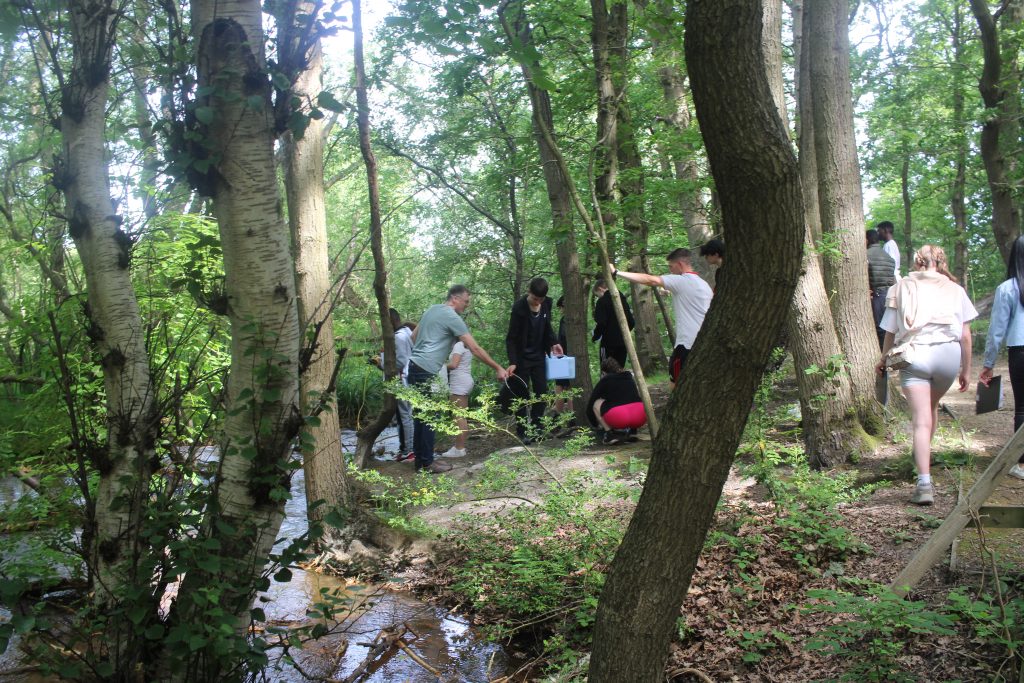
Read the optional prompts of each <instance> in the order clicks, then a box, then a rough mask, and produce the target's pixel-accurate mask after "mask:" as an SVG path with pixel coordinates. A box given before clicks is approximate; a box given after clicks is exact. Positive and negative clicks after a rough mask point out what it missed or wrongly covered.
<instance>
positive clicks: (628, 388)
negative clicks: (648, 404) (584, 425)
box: [587, 357, 647, 446]
mask: <svg viewBox="0 0 1024 683" xmlns="http://www.w3.org/2000/svg"><path fill="white" fill-rule="evenodd" d="M587 417H588V418H589V419H590V424H591V425H592V426H593V427H594V428H595V429H596V430H597V431H598V434H599V435H601V440H602V443H605V444H607V445H610V446H611V445H615V444H619V443H622V442H624V441H636V436H635V434H636V430H638V429H640V427H643V426H644V425H645V424H647V413H646V412H644V404H643V402H642V401H641V400H640V392H639V391H637V388H636V380H634V379H633V373H632V372H628V371H625V370H623V369H622V366H621V365H619V362H618V361H617V360H616V359H614V358H610V357H609V358H605V359H604V360H602V361H601V380H600V381H599V382H598V383H597V386H595V387H594V390H593V391H592V392H591V393H590V401H589V402H588V403H587Z"/></svg>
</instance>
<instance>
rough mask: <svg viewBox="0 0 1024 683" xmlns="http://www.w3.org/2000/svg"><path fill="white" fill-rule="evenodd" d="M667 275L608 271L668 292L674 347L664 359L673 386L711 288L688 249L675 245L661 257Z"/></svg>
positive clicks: (691, 342) (625, 278) (708, 302)
mask: <svg viewBox="0 0 1024 683" xmlns="http://www.w3.org/2000/svg"><path fill="white" fill-rule="evenodd" d="M665 258H666V260H667V261H668V269H669V271H670V274H669V275H649V274H648V273H629V272H625V271H622V270H615V267H614V266H613V267H612V274H613V275H615V276H617V277H621V278H622V279H624V280H628V281H629V282H634V283H636V284H638V285H647V286H648V287H664V288H665V289H667V290H668V291H669V292H670V293H671V294H672V312H673V313H674V314H675V319H676V347H675V349H673V351H672V357H671V358H670V359H669V362H668V371H669V377H670V378H671V381H670V386H671V387H672V388H675V386H676V382H678V381H679V375H680V374H681V373H682V371H683V365H685V364H686V357H687V356H688V355H689V353H690V349H691V348H693V341H694V340H695V339H696V338H697V333H698V332H699V331H700V326H701V325H702V324H703V323H704V316H705V315H706V314H707V312H708V307H709V306H711V297H712V291H711V287H709V286H708V283H706V282H704V280H703V279H701V277H700V275H697V273H695V272H694V270H693V267H692V263H691V261H690V258H691V257H690V250H689V249H683V248H679V249H675V250H673V251H672V252H671V253H670V254H669V255H668V256H666V257H665Z"/></svg>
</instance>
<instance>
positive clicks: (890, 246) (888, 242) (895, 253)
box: [877, 221, 900, 280]
mask: <svg viewBox="0 0 1024 683" xmlns="http://www.w3.org/2000/svg"><path fill="white" fill-rule="evenodd" d="M877 229H878V236H879V237H881V238H882V251H884V252H885V253H886V254H888V255H889V256H891V257H892V260H893V261H895V262H896V267H895V268H894V269H893V274H894V275H895V276H896V279H897V280H899V279H900V247H899V245H898V244H896V240H894V239H893V238H892V233H893V230H894V227H893V224H892V221H882V222H881V223H879V224H878V226H877Z"/></svg>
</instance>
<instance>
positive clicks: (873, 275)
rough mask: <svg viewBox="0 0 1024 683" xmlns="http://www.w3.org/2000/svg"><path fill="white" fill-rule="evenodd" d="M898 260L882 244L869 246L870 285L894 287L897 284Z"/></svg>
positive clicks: (878, 287) (880, 287)
mask: <svg viewBox="0 0 1024 683" xmlns="http://www.w3.org/2000/svg"><path fill="white" fill-rule="evenodd" d="M895 271H896V262H895V261H893V260H892V256H889V255H888V254H886V253H885V251H884V250H883V249H882V245H881V244H872V245H871V246H870V247H868V286H869V287H871V289H873V290H874V289H882V288H883V287H892V286H893V285H894V284H896V275H895Z"/></svg>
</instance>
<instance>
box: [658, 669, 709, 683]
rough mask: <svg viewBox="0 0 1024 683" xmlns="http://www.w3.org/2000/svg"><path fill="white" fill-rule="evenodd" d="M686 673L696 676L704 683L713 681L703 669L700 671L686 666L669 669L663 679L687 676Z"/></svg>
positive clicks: (669, 679) (670, 679)
mask: <svg viewBox="0 0 1024 683" xmlns="http://www.w3.org/2000/svg"><path fill="white" fill-rule="evenodd" d="M687 675H689V676H696V677H697V678H699V679H700V680H702V681H704V682H705V683H715V681H714V679H713V678H711V677H710V676H708V675H707V674H706V673H704V672H703V671H700V670H699V669H690V668H687V667H683V668H679V669H672V670H671V671H669V672H668V673H666V674H665V679H666V680H668V681H674V680H676V679H677V678H679V677H680V676H687Z"/></svg>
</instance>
